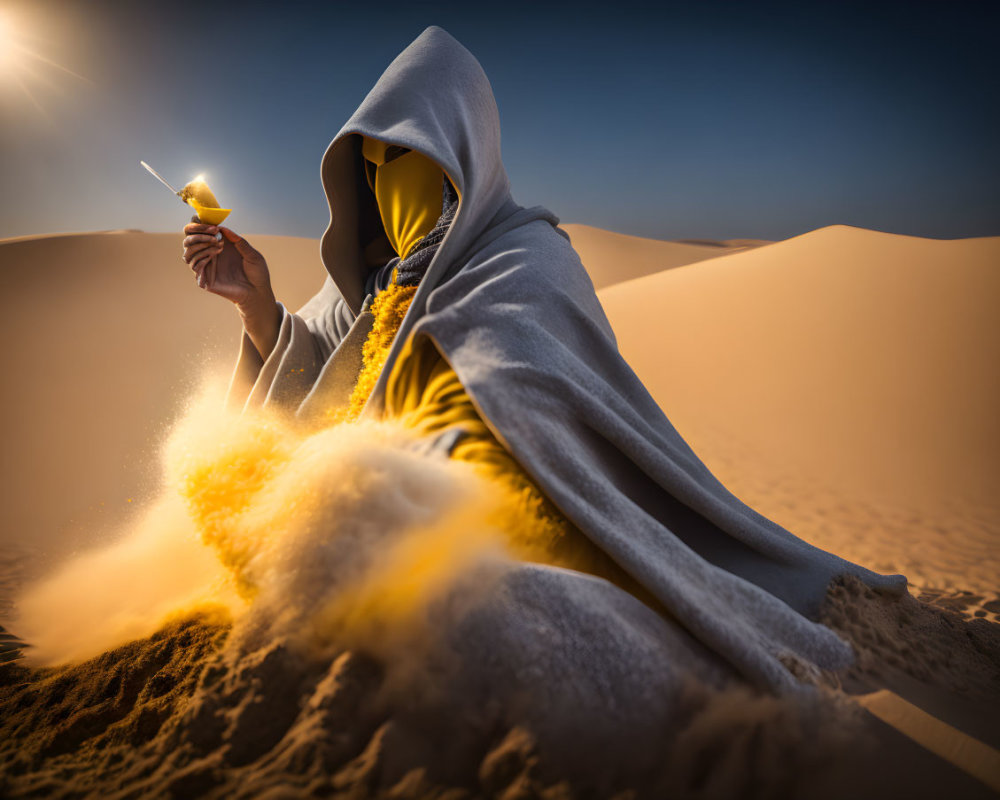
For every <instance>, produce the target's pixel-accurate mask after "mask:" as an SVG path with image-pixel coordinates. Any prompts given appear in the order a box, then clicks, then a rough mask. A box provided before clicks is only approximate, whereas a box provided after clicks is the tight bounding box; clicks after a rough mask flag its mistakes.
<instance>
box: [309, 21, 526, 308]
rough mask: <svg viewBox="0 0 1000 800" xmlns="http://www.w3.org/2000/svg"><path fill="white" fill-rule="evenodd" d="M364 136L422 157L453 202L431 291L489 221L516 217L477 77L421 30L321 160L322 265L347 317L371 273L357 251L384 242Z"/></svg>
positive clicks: (445, 40)
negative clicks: (445, 181)
mask: <svg viewBox="0 0 1000 800" xmlns="http://www.w3.org/2000/svg"><path fill="white" fill-rule="evenodd" d="M364 136H367V137H371V138H374V139H379V140H381V141H383V142H386V143H387V144H395V145H400V146H402V147H407V148H409V149H411V150H416V151H418V152H420V153H422V154H423V155H425V156H427V157H428V158H430V159H431V160H433V161H435V162H436V163H437V164H438V165H439V166H440V167H441V168H442V169H443V170H444V172H445V174H446V175H447V176H448V178H449V180H450V181H451V182H452V185H453V186H454V187H455V189H456V190H457V192H458V195H459V206H458V211H457V213H456V215H455V219H454V221H453V222H452V224H451V229H450V230H449V231H448V235H447V236H446V237H445V240H444V242H443V243H442V245H441V247H440V249H439V250H438V253H437V254H436V255H435V258H434V261H433V262H432V264H431V267H430V268H429V269H428V272H427V275H426V276H425V278H424V281H426V282H428V283H429V284H431V285H433V283H434V282H435V281H436V280H439V279H440V278H441V277H442V275H443V272H444V271H445V270H446V269H447V265H448V264H449V263H450V262H452V261H454V260H455V258H457V257H458V256H460V255H461V254H462V253H464V252H465V251H467V250H468V248H469V246H470V245H471V244H472V243H473V242H474V241H475V240H476V239H477V238H479V237H480V236H482V234H483V233H485V232H486V231H487V230H488V229H489V228H490V227H491V226H492V225H495V224H496V223H497V221H498V217H500V218H502V217H505V216H509V215H510V214H511V213H513V211H515V210H517V209H518V208H519V207H518V206H516V204H514V203H513V201H512V200H511V197H510V181H509V180H508V178H507V172H506V170H504V167H503V162H502V161H501V158H500V114H499V112H498V111H497V104H496V100H495V99H494V97H493V89H492V87H491V86H490V82H489V80H488V79H487V77H486V73H484V72H483V69H482V67H481V66H480V65H479V62H478V61H477V60H476V59H475V57H474V56H473V55H472V53H470V52H469V51H468V50H466V49H465V48H464V47H463V46H462V45H461V44H459V43H458V41H456V40H455V39H454V38H453V37H452V36H451V35H450V34H448V33H447V32H446V31H444V30H443V29H441V28H439V27H437V26H431V27H429V28H427V29H426V30H424V32H423V33H421V34H420V36H418V37H417V38H416V39H415V40H414V41H413V42H412V43H411V44H410V45H409V46H408V47H407V48H406V49H405V50H403V52H402V53H400V54H399V55H398V56H397V57H396V58H395V60H393V62H392V63H391V64H390V65H389V67H388V68H387V69H386V71H385V72H384V73H383V74H382V77H381V78H379V80H378V82H377V83H376V84H375V86H374V87H373V88H372V90H371V91H370V92H369V93H368V96H367V97H365V99H364V101H363V102H362V103H361V105H360V106H359V107H358V109H357V111H355V112H354V114H353V115H352V116H351V118H350V119H349V120H348V121H347V123H346V124H345V125H344V127H343V128H341V129H340V132H339V133H338V134H337V135H336V136H335V137H334V139H333V141H332V142H330V145H329V147H327V149H326V153H325V154H324V156H323V162H322V166H321V176H322V180H323V188H324V189H325V191H326V196H327V202H328V203H329V206H330V225H329V227H328V228H327V230H326V233H325V234H324V235H323V240H322V245H321V253H322V257H323V263H324V265H325V266H326V269H327V272H329V273H330V277H331V278H332V279H333V282H334V283H335V284H336V285H337V288H338V289H339V290H340V293H341V295H342V296H343V298H344V300H345V301H346V302H347V304H348V306H349V307H350V308H351V310H352V311H353V312H354V313H355V314H357V313H358V312H359V311H360V309H361V305H362V302H363V301H364V296H363V287H364V279H365V275H366V273H367V271H368V270H369V269H370V268H371V267H372V262H371V256H370V255H369V256H368V257H367V258H366V253H365V249H366V247H369V253H371V252H372V250H378V249H379V248H378V247H377V246H376V247H374V248H373V247H372V243H373V242H376V241H377V240H379V238H380V236H384V231H383V230H382V228H381V221H380V220H379V217H378V209H377V205H376V204H375V202H374V197H373V196H372V194H371V190H370V189H369V187H368V184H367V179H366V177H365V173H364V167H363V162H362V155H361V143H362V137H364ZM382 252H383V253H384V252H385V251H384V249H383V250H382Z"/></svg>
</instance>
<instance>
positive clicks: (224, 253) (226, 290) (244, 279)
mask: <svg viewBox="0 0 1000 800" xmlns="http://www.w3.org/2000/svg"><path fill="white" fill-rule="evenodd" d="M184 233H185V234H186V236H185V238H184V242H183V244H184V256H183V258H184V260H185V261H186V262H187V263H188V264H189V265H190V266H191V271H192V272H194V274H195V277H196V278H197V281H198V285H199V286H200V287H201V288H203V289H206V290H208V291H210V292H212V293H213V294H217V295H219V296H220V297H225V298H226V299H227V300H229V301H231V302H233V303H234V304H235V305H236V307H237V309H238V310H239V313H240V317H241V318H242V319H243V327H244V328H245V329H246V331H247V333H248V334H249V335H250V338H251V340H253V343H254V346H255V347H256V348H257V350H258V351H259V352H260V354H261V356H262V357H264V358H266V357H267V354H268V353H270V352H271V350H272V349H273V348H274V344H275V342H276V341H277V338H278V327H279V323H280V320H281V309H280V307H279V306H278V304H277V301H276V300H275V297H274V292H273V291H272V289H271V275H270V272H269V271H268V269H267V262H266V261H265V260H264V256H262V255H261V254H260V253H258V252H257V251H256V250H255V249H254V248H253V247H251V246H250V243H249V242H248V241H247V240H246V239H244V238H243V237H242V236H240V235H239V234H238V233H236V232H235V231H232V230H230V229H229V228H223V227H220V226H217V225H205V224H203V223H201V222H191V223H189V224H188V225H185V226H184Z"/></svg>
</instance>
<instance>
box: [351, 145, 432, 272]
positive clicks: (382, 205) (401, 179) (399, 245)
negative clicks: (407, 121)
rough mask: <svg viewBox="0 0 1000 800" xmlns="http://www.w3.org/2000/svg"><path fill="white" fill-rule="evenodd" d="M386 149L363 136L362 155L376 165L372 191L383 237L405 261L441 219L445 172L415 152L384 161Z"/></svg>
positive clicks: (385, 146) (384, 146) (411, 151)
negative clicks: (382, 229) (383, 233)
mask: <svg viewBox="0 0 1000 800" xmlns="http://www.w3.org/2000/svg"><path fill="white" fill-rule="evenodd" d="M387 147H388V145H386V143H385V142H381V141H379V140H377V139H370V138H368V137H365V139H364V142H363V144H362V154H363V155H364V157H365V160H366V161H370V162H372V163H373V164H374V165H375V180H374V182H373V185H372V189H373V191H374V192H375V200H376V201H377V202H378V210H379V215H380V216H381V217H382V226H383V227H384V228H385V234H386V237H387V238H388V239H389V244H391V245H392V247H393V249H394V250H395V251H396V252H397V253H398V254H399V257H400V258H406V256H407V255H408V254H409V252H410V249H411V248H412V247H413V245H415V244H416V243H417V242H419V241H420V240H421V239H423V238H424V236H426V235H427V234H428V233H430V231H431V229H432V228H433V227H434V223H436V222H437V221H438V217H440V216H441V202H442V190H443V187H444V171H443V170H442V169H441V167H439V166H438V165H437V164H436V163H434V162H433V161H431V159H429V158H427V156H425V155H423V154H421V153H418V152H416V151H415V150H410V151H408V152H406V153H404V154H403V155H401V156H399V157H397V158H393V159H391V160H390V161H386V160H385V159H386V149H387Z"/></svg>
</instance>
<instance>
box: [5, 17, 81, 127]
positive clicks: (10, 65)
mask: <svg viewBox="0 0 1000 800" xmlns="http://www.w3.org/2000/svg"><path fill="white" fill-rule="evenodd" d="M38 27H39V20H37V19H34V20H33V19H31V18H29V17H28V16H27V15H23V14H17V13H15V12H12V11H10V10H6V9H0V85H2V86H4V88H5V89H6V90H8V91H9V90H10V89H11V88H14V89H16V90H18V91H19V92H20V93H21V94H22V95H23V97H24V99H25V100H27V101H28V103H29V104H30V105H31V106H33V107H34V109H35V111H36V112H38V113H39V114H41V115H43V116H45V115H46V114H45V107H44V104H43V103H42V101H41V98H40V95H42V94H43V93H45V92H47V91H51V90H53V89H56V90H58V89H59V88H60V83H61V82H62V81H76V82H82V83H90V81H89V80H88V79H87V78H85V77H84V76H83V75H81V74H79V73H78V72H75V71H74V70H72V69H70V68H69V67H67V66H65V65H64V64H60V63H59V62H58V61H56V60H54V58H51V57H50V56H49V55H46V44H49V45H50V46H51V44H52V43H51V42H47V41H46V39H45V38H44V37H42V36H41V35H39V33H38V32H37V29H38ZM52 49H53V50H54V49H55V48H54V47H52Z"/></svg>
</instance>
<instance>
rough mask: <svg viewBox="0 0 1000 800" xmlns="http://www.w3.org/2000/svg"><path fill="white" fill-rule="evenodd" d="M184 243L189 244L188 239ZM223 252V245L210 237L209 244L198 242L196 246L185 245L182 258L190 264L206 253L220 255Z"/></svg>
mask: <svg viewBox="0 0 1000 800" xmlns="http://www.w3.org/2000/svg"><path fill="white" fill-rule="evenodd" d="M188 238H191V237H188ZM184 241H185V242H187V241H188V239H185V240H184ZM221 252H222V243H221V242H217V241H215V239H212V238H211V237H209V240H208V241H207V242H196V243H194V244H188V245H185V247H184V254H183V255H182V256H181V258H183V259H184V260H185V261H186V262H188V263H189V264H190V263H191V261H192V260H193V259H195V258H197V257H198V256H199V255H202V254H206V253H211V254H213V255H218V254H219V253H221Z"/></svg>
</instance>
